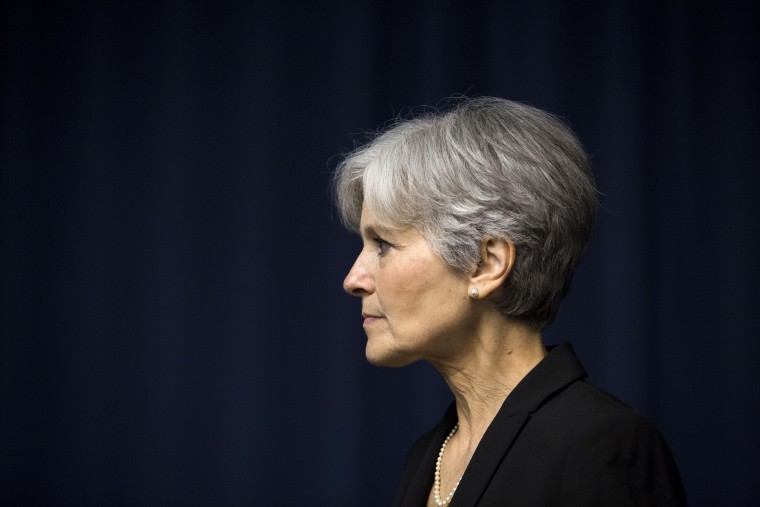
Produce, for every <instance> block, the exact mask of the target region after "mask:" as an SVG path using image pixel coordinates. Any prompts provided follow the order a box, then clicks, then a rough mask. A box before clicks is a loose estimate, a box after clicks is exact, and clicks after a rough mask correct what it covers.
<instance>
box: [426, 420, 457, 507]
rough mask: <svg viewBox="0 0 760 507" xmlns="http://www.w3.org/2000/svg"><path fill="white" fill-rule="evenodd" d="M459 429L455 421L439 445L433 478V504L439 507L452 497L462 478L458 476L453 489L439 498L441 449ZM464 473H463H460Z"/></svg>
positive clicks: (444, 448) (443, 449)
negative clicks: (439, 450) (445, 495)
mask: <svg viewBox="0 0 760 507" xmlns="http://www.w3.org/2000/svg"><path fill="white" fill-rule="evenodd" d="M458 429H459V423H456V424H455V425H454V429H452V430H451V433H449V436H447V437H446V440H444V441H443V445H442V446H441V452H439V453H438V460H437V461H436V462H435V479H434V480H433V497H434V498H433V499H434V500H435V504H436V505H438V506H439V507H443V506H445V505H448V504H449V502H451V499H452V498H453V497H454V492H455V491H456V490H457V488H458V487H459V482H460V481H461V480H462V476H459V480H458V481H457V483H456V484H454V489H452V490H451V493H449V495H448V496H447V497H446V498H444V499H443V500H441V461H442V460H443V451H445V450H446V444H448V443H449V440H451V437H453V436H454V433H456V432H457V430H458ZM462 475H464V474H462Z"/></svg>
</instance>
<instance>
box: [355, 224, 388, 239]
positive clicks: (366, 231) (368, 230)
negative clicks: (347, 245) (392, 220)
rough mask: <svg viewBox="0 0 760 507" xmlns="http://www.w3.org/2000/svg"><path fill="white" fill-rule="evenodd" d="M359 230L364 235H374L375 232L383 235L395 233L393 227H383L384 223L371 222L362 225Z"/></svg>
mask: <svg viewBox="0 0 760 507" xmlns="http://www.w3.org/2000/svg"><path fill="white" fill-rule="evenodd" d="M359 232H360V233H361V234H362V235H364V236H372V235H373V234H381V235H383V236H385V235H389V234H392V233H393V229H390V228H388V227H383V226H382V225H378V224H373V223H369V224H366V225H364V226H362V227H361V229H360V230H359Z"/></svg>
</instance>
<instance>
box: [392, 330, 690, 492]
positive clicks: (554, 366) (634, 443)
mask: <svg viewBox="0 0 760 507" xmlns="http://www.w3.org/2000/svg"><path fill="white" fill-rule="evenodd" d="M585 377H586V372H585V371H584V369H583V366H581V364H580V362H579V361H578V358H577V357H576V356H575V353H574V352H573V349H572V347H571V346H570V344H563V345H559V346H557V347H554V348H552V349H551V350H550V352H549V355H547V356H546V357H545V358H544V359H543V360H542V361H541V362H540V363H539V364H538V365H537V366H536V367H535V368H533V370H531V371H530V373H528V375H527V376H526V377H525V378H524V379H523V380H522V381H521V382H520V383H519V384H518V385H517V386H516V387H515V388H514V390H513V391H512V393H511V394H510V395H509V397H508V398H507V400H506V401H505V402H504V405H502V407H501V409H500V410H499V412H498V413H497V414H496V417H495V418H494V420H493V422H492V423H491V425H490V426H489V427H488V430H487V431H486V433H485V435H483V439H482V440H481V441H480V444H479V445H478V447H477V449H476V450H475V454H474V455H473V456H472V459H471V460H470V464H469V465H468V466H467V470H466V471H465V474H464V476H463V477H462V480H461V482H460V483H459V487H458V488H457V491H456V493H455V494H454V498H453V499H452V501H451V504H450V505H451V507H465V506H475V505H477V506H479V507H486V506H499V507H502V506H519V507H529V506H551V505H562V506H583V507H588V506H595V505H608V506H615V507H621V506H628V505H668V506H670V505H686V499H685V496H684V492H683V486H682V485H681V479H680V477H679V475H678V470H677V469H676V465H675V462H674V461H673V457H672V455H671V453H670V450H669V449H668V446H667V444H666V443H665V441H664V439H663V438H662V436H661V435H660V433H659V432H658V431H657V430H656V429H655V427H654V426H653V425H652V424H651V423H650V422H649V421H648V420H647V419H645V418H644V417H642V416H641V415H639V414H637V413H636V412H634V411H633V410H632V409H631V408H630V407H628V406H627V405H625V404H624V403H622V402H621V401H619V400H618V399H617V398H615V397H613V396H612V395H610V394H608V393H605V392H603V391H601V390H599V389H596V388H595V387H592V386H591V385H589V384H588V383H586V382H585V380H583V379H584V378H585ZM456 420H457V415H456V409H455V407H454V405H453V404H452V406H451V407H449V409H448V411H447V412H446V413H445V415H444V417H443V420H442V421H441V423H440V424H439V425H438V426H436V427H435V428H433V429H432V430H431V431H429V432H428V433H426V434H425V435H423V436H422V437H421V438H420V439H419V440H417V442H416V443H415V444H414V445H413V446H412V449H411V451H410V452H409V456H408V457H407V460H406V464H405V466H404V471H403V473H402V476H401V481H400V483H399V486H398V489H397V490H396V495H395V498H394V500H393V505H394V506H396V507H420V506H424V505H425V504H426V502H427V498H428V495H429V493H430V489H431V488H432V486H433V471H434V470H435V460H436V457H437V456H438V451H439V450H440V448H441V444H442V443H443V440H444V438H446V435H448V433H449V432H450V431H451V429H452V428H453V427H454V424H455V423H456Z"/></svg>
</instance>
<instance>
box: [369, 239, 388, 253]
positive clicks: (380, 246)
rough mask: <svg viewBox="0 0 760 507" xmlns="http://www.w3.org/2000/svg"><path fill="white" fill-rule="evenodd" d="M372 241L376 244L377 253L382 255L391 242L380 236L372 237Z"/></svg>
mask: <svg viewBox="0 0 760 507" xmlns="http://www.w3.org/2000/svg"><path fill="white" fill-rule="evenodd" d="M373 241H374V242H375V244H377V250H378V255H383V254H384V253H385V252H387V251H388V249H389V248H390V247H391V244H390V243H388V242H387V241H385V240H384V239H382V238H374V239H373Z"/></svg>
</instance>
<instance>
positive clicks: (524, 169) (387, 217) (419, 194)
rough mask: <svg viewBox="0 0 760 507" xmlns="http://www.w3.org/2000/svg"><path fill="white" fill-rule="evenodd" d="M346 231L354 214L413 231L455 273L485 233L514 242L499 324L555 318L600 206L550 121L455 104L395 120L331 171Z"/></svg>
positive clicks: (572, 142) (472, 257) (573, 150)
mask: <svg viewBox="0 0 760 507" xmlns="http://www.w3.org/2000/svg"><path fill="white" fill-rule="evenodd" d="M334 190H335V196H336V201H337V207H338V209H339V212H340V215H341V218H342V221H343V223H344V224H345V225H346V226H347V227H349V228H350V229H353V230H358V228H359V221H360V217H361V210H362V205H366V206H367V207H368V208H369V209H370V210H372V213H373V214H374V215H376V216H377V217H378V218H379V219H381V220H383V221H384V222H386V223H389V224H394V225H395V226H397V227H414V228H416V229H417V230H419V231H420V232H421V233H422V235H423V236H424V237H425V239H426V240H427V241H428V243H429V244H430V246H431V248H432V249H433V251H434V252H435V253H437V254H438V255H439V256H440V257H441V258H442V259H443V260H444V261H445V262H446V263H447V264H449V265H450V266H451V267H452V268H454V269H455V270H456V271H458V272H461V273H470V272H472V271H473V270H474V269H476V268H477V266H478V264H479V262H480V243H481V240H482V238H483V236H484V235H486V234H487V235H490V236H491V237H494V238H499V239H504V240H507V241H510V242H512V243H514V245H515V250H516V260H515V263H514V266H513V268H512V271H511V273H510V274H509V276H508V278H507V280H506V281H505V282H504V285H503V287H502V290H501V291H500V292H499V293H498V294H497V295H495V296H494V298H495V299H494V301H495V303H496V304H497V305H498V307H499V309H500V310H501V312H502V313H503V314H504V315H506V316H507V317H511V318H515V319H520V320H523V321H527V322H530V323H533V324H536V325H538V326H540V327H544V326H546V325H547V324H549V323H551V322H552V320H554V317H555V316H556V314H557V312H558V311H559V306H560V303H561V302H562V299H563V297H564V296H565V294H566V293H567V291H568V289H569V288H570V281H571V279H572V275H573V271H574V270H575V267H576V266H577V264H578V262H579V261H580V258H581V255H582V254H583V252H584V250H585V248H586V244H587V243H588V240H589V239H590V237H591V232H592V229H593V224H594V219H595V216H596V209H597V198H596V188H595V186H594V177H593V174H592V172H591V166H590V163H589V159H588V156H587V155H586V153H585V152H584V150H583V148H582V147H581V145H580V142H579V141H578V139H577V138H576V137H575V135H574V134H573V133H572V131H570V129H569V128H568V127H567V126H566V125H565V124H564V123H562V122H561V121H560V120H558V119H557V118H555V117H554V116H552V115H551V114H549V113H547V112H545V111H542V110H540V109H536V108H534V107H530V106H527V105H524V104H520V103H516V102H512V101H508V100H505V99H499V98H492V97H482V98H477V99H464V100H463V101H461V102H460V103H459V104H458V105H457V106H456V107H454V108H453V109H451V110H449V111H447V112H443V113H427V114H424V115H422V116H418V117H416V118H412V119H407V120H399V121H397V122H396V123H395V124H394V125H392V126H391V128H390V129H388V130H386V131H385V132H384V133H381V134H380V135H378V136H376V137H375V138H374V139H372V140H371V141H370V142H369V143H368V144H366V145H364V146H360V147H359V148H357V149H356V150H354V151H353V152H352V153H350V154H348V155H347V156H346V157H345V158H344V159H343V160H342V161H341V162H340V164H339V165H338V167H337V169H336V172H335V177H334Z"/></svg>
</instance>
